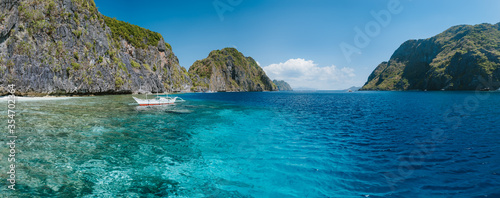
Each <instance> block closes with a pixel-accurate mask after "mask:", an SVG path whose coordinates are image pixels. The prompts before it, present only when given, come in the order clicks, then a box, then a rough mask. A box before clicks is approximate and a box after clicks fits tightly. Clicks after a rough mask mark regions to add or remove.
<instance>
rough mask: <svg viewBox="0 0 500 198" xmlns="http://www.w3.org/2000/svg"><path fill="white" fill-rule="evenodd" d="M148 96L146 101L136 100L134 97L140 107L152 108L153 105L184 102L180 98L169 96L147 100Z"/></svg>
mask: <svg viewBox="0 0 500 198" xmlns="http://www.w3.org/2000/svg"><path fill="white" fill-rule="evenodd" d="M147 97H148V96H147V95H146V99H139V98H136V97H133V96H132V98H134V100H135V101H136V102H137V103H138V104H139V106H152V105H168V104H174V103H175V102H176V101H177V100H182V101H183V99H182V98H179V97H173V98H172V97H168V96H164V97H160V96H156V97H155V98H154V99H147Z"/></svg>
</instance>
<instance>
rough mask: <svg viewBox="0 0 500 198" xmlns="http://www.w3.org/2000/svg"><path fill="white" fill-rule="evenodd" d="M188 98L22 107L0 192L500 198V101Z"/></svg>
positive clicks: (39, 101) (339, 95) (408, 96)
mask: <svg viewBox="0 0 500 198" xmlns="http://www.w3.org/2000/svg"><path fill="white" fill-rule="evenodd" d="M178 96H180V97H182V98H183V99H184V100H186V102H183V103H178V104H176V105H169V106H161V107H149V108H148V107H139V106H137V105H136V104H135V102H134V100H133V99H132V97H131V96H130V95H111V96H93V97H71V98H70V97H68V98H31V99H19V100H18V102H17V106H16V111H17V116H16V119H17V121H16V128H17V130H18V134H17V135H18V139H17V144H16V148H17V149H18V150H17V152H18V153H16V154H17V155H16V160H17V161H16V167H17V168H16V171H17V173H16V178H17V180H16V181H17V183H16V191H11V190H8V189H7V187H6V186H7V181H6V178H7V177H8V175H7V174H6V173H7V171H9V170H8V168H7V167H8V166H9V165H10V162H8V161H7V155H8V152H9V150H8V148H7V147H8V146H7V145H6V142H7V141H8V139H7V138H6V136H7V134H6V132H4V133H2V134H3V135H1V136H0V142H1V143H0V151H1V155H0V178H2V179H1V180H0V183H2V184H1V185H0V187H1V188H2V189H0V197H7V196H18V197H113V198H114V197H370V198H372V197H500V130H499V126H500V92H353V93H346V92H320V91H318V92H262V93H190V94H179V95H178ZM140 97H143V98H144V96H140ZM2 104H4V105H1V106H0V113H1V119H3V120H4V121H1V120H0V127H1V128H3V129H6V128H7V124H6V123H7V119H8V118H7V102H6V101H5V100H2ZM5 131H6V130H5Z"/></svg>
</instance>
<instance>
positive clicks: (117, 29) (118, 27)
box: [103, 16, 170, 49]
mask: <svg viewBox="0 0 500 198" xmlns="http://www.w3.org/2000/svg"><path fill="white" fill-rule="evenodd" d="M103 17H104V21H105V22H106V25H107V26H108V27H109V28H110V29H111V32H112V33H113V34H112V36H113V39H115V40H117V41H120V40H121V39H125V40H127V41H128V42H129V43H130V44H132V46H134V47H137V48H143V49H145V48H146V47H147V46H149V45H151V46H156V45H158V42H160V40H161V38H162V36H161V35H160V33H157V32H153V31H151V30H148V29H145V28H141V27H139V26H137V25H132V24H130V23H127V22H123V21H119V20H116V18H110V17H107V16H103ZM169 46H170V45H169Z"/></svg>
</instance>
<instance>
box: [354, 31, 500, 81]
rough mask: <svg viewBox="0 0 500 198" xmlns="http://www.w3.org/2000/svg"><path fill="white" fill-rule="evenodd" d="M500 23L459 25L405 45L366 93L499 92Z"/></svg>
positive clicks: (373, 77) (378, 72) (382, 67)
mask: <svg viewBox="0 0 500 198" xmlns="http://www.w3.org/2000/svg"><path fill="white" fill-rule="evenodd" d="M499 81H500V23H498V24H495V25H492V24H479V25H474V26H471V25H459V26H454V27H451V28H449V29H448V30H446V31H444V32H443V33H441V34H438V35H436V36H434V37H431V38H428V39H420V40H409V41H406V42H405V43H403V44H402V45H401V46H400V47H399V48H398V49H397V50H396V51H395V52H394V54H393V55H392V57H391V58H390V60H389V61H388V62H383V63H381V64H380V65H379V66H378V67H377V68H376V69H375V70H374V71H373V72H372V74H371V75H370V76H369V77H368V81H367V82H366V84H365V85H364V86H363V88H362V90H442V89H444V90H474V89H484V88H489V89H498V87H499V86H498V85H495V84H498V83H484V82H499Z"/></svg>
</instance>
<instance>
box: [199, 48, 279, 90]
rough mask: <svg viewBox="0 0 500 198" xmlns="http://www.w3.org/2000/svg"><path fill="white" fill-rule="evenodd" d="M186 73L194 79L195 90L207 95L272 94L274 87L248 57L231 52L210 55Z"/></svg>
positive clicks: (226, 49)
mask: <svg viewBox="0 0 500 198" xmlns="http://www.w3.org/2000/svg"><path fill="white" fill-rule="evenodd" d="M189 73H191V74H192V75H193V76H198V77H199V79H197V80H196V81H195V80H193V81H194V82H195V83H196V86H198V89H200V90H207V89H208V90H211V91H275V90H277V87H276V85H275V84H274V83H273V82H272V81H271V80H270V79H269V77H267V75H266V73H265V72H264V70H263V69H262V68H261V67H260V66H259V65H258V64H257V62H256V61H255V60H254V59H253V58H251V57H245V56H244V55H243V54H242V53H241V52H239V51H238V50H236V49H235V48H224V49H222V50H214V51H212V52H210V54H209V55H208V57H207V58H205V59H203V60H198V61H196V62H195V63H194V64H193V65H192V66H191V67H190V68H189Z"/></svg>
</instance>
